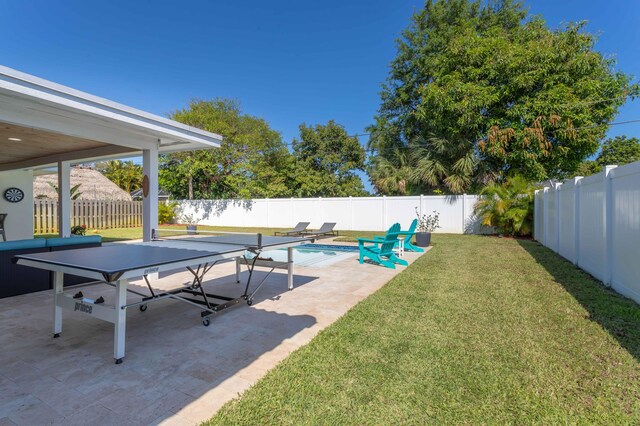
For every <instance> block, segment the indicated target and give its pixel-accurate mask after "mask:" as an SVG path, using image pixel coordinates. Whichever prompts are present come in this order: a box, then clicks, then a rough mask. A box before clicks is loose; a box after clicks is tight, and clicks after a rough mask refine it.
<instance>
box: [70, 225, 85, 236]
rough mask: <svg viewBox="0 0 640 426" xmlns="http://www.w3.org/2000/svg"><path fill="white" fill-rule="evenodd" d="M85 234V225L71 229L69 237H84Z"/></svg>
mask: <svg viewBox="0 0 640 426" xmlns="http://www.w3.org/2000/svg"><path fill="white" fill-rule="evenodd" d="M86 232H87V225H75V226H72V227H71V235H84V234H86Z"/></svg>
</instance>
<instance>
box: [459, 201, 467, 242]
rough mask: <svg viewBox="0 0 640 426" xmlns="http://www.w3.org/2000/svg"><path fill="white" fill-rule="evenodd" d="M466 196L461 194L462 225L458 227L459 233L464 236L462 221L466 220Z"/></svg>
mask: <svg viewBox="0 0 640 426" xmlns="http://www.w3.org/2000/svg"><path fill="white" fill-rule="evenodd" d="M466 199H467V194H462V224H461V226H460V233H461V234H464V221H465V219H466V218H467V211H466V209H465V204H466Z"/></svg>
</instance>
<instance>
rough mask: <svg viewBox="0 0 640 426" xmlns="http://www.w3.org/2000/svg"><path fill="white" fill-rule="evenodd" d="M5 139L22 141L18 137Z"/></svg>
mask: <svg viewBox="0 0 640 426" xmlns="http://www.w3.org/2000/svg"><path fill="white" fill-rule="evenodd" d="M7 139H9V140H10V141H14V142H22V139H20V138H7Z"/></svg>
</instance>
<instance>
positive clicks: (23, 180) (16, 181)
mask: <svg viewBox="0 0 640 426" xmlns="http://www.w3.org/2000/svg"><path fill="white" fill-rule="evenodd" d="M13 187H15V188H19V189H21V190H22V191H23V192H24V199H23V200H22V201H20V202H19V203H10V202H8V201H7V200H5V199H4V191H5V190H6V189H8V188H13ZM0 213H7V214H8V216H7V219H6V220H5V224H4V225H5V232H6V235H7V241H13V240H23V239H29V238H33V172H32V171H24V170H15V171H10V172H0Z"/></svg>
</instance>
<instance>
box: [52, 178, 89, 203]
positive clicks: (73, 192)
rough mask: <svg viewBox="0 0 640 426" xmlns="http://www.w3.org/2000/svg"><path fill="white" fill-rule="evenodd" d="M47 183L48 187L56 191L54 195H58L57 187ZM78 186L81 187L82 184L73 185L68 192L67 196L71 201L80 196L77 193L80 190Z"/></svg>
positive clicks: (80, 193) (79, 193)
mask: <svg viewBox="0 0 640 426" xmlns="http://www.w3.org/2000/svg"><path fill="white" fill-rule="evenodd" d="M47 183H48V184H49V185H51V187H52V188H53V190H54V191H56V194H58V185H56V184H55V183H53V182H47ZM80 185H82V184H81V183H79V184H77V185H74V186H72V187H71V190H70V191H69V196H70V197H71V199H72V200H77V199H78V198H80V196H81V195H82V192H79V191H78V190H79V189H80Z"/></svg>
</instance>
